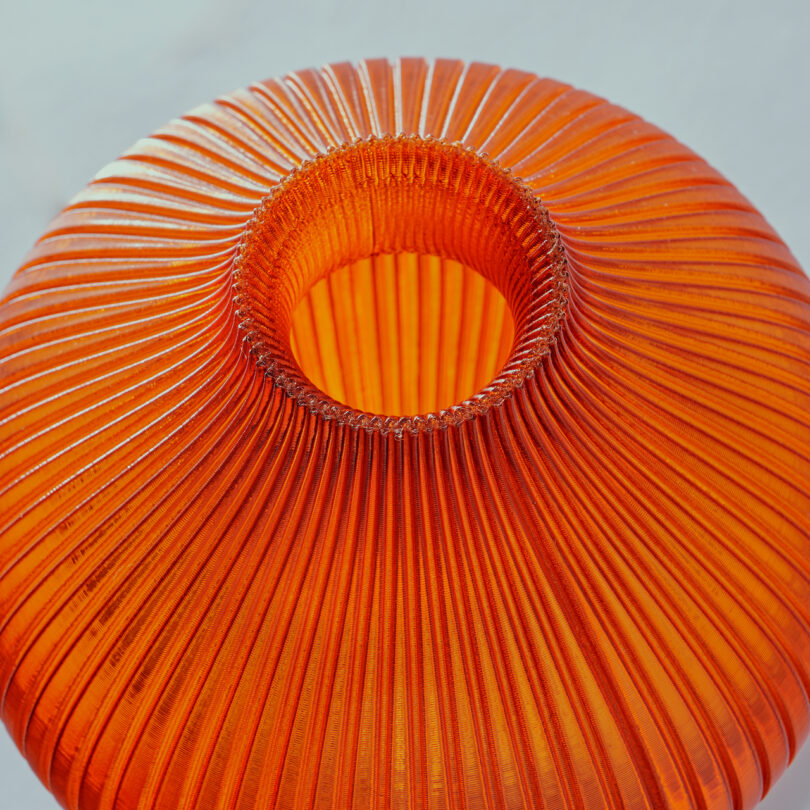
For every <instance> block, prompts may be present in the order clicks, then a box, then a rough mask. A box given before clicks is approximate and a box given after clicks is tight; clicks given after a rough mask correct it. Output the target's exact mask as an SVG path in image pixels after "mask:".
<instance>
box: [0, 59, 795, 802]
mask: <svg viewBox="0 0 810 810" xmlns="http://www.w3.org/2000/svg"><path fill="white" fill-rule="evenodd" d="M399 134H405V135H418V136H420V137H421V138H423V139H437V140H439V141H441V142H442V143H445V144H455V143H458V144H460V145H461V146H462V147H464V148H465V149H467V150H469V151H471V152H473V153H474V154H476V155H480V156H484V155H486V156H488V157H487V160H488V161H490V162H491V164H492V165H494V166H498V167H500V168H502V169H504V170H508V171H509V172H510V175H511V176H512V177H516V178H521V179H522V183H523V184H524V185H525V186H527V187H528V188H529V189H531V191H532V193H533V194H535V195H536V196H537V197H538V199H539V200H540V201H542V206H544V210H547V211H548V214H549V216H550V220H551V222H552V223H553V226H554V227H555V228H556V232H557V233H558V234H559V236H560V239H561V244H562V249H563V250H564V255H565V261H566V266H567V282H566V283H567V288H566V293H565V295H566V311H565V317H564V318H563V319H562V320H561V322H560V324H559V328H558V329H557V332H556V333H555V335H554V336H553V339H552V340H550V342H549V343H548V351H547V352H546V353H545V354H543V355H542V356H539V357H538V358H537V367H536V369H535V370H534V371H533V372H532V373H530V374H528V376H527V377H526V379H525V381H523V382H522V384H520V385H517V386H516V387H515V388H514V389H513V390H511V391H510V392H509V394H508V396H506V398H505V399H503V400H499V401H497V402H493V403H492V404H491V407H488V409H486V410H485V411H483V412H482V413H480V414H470V413H468V412H467V411H465V412H464V416H465V418H464V419H460V420H458V424H448V423H447V422H441V424H433V423H431V424H430V425H426V426H425V425H423V426H421V427H419V429H415V430H410V429H405V430H386V429H383V427H384V425H386V424H388V423H387V422H386V418H387V417H390V416H391V414H390V413H389V412H388V411H387V410H385V409H386V408H388V407H390V408H391V409H396V410H394V411H393V413H394V414H396V415H401V414H399V413H397V411H399V410H400V408H401V409H402V411H404V412H405V413H408V412H409V410H410V408H411V407H412V405H411V402H412V401H411V400H408V401H406V400H404V399H399V400H396V398H392V399H385V397H384V396H383V398H382V399H376V400H375V399H373V397H372V399H371V400H369V402H368V404H364V403H360V404H358V403H355V407H360V408H361V409H362V408H366V407H367V408H369V409H371V410H372V411H373V410H374V408H375V407H377V406H379V407H380V408H381V409H382V410H381V419H380V420H378V421H376V422H375V421H364V422H363V423H362V424H363V425H364V426H365V427H363V428H358V427H356V424H357V421H356V420H352V419H350V420H348V421H347V420H346V419H342V418H338V415H337V414H333V413H332V412H330V411H328V410H326V411H325V410H324V409H319V408H316V407H315V406H314V405H313V401H312V400H307V399H306V398H303V399H299V398H297V397H295V396H288V395H287V391H288V390H290V389H289V388H285V387H284V386H282V385H274V382H275V380H274V378H273V376H272V374H271V375H270V376H267V374H266V370H268V371H269V370H270V368H271V367H270V366H269V365H267V364H263V363H262V362H261V361H262V357H260V356H259V355H258V354H257V352H256V350H255V347H254V346H253V345H252V344H251V343H250V342H249V341H246V340H245V329H246V328H247V329H248V331H249V329H250V325H249V324H248V325H247V327H246V324H245V321H244V318H243V317H242V315H243V314H244V313H242V312H241V310H240V309H239V307H238V306H237V304H235V303H234V295H235V289H234V269H235V268H234V265H235V263H236V262H237V261H238V259H239V257H240V256H243V255H244V253H243V252H240V250H241V248H243V247H244V243H243V239H244V238H245V234H246V232H247V231H248V230H249V228H250V227H252V226H250V225H249V223H251V222H254V223H255V220H253V219H252V217H253V216H254V212H255V211H257V210H258V209H259V208H260V206H261V205H262V201H263V200H267V198H268V195H271V194H272V192H273V189H274V187H276V186H277V185H278V184H279V183H280V182H281V181H282V180H283V179H284V178H285V177H286V176H287V175H289V174H290V173H291V172H293V171H294V170H296V169H298V168H299V167H301V166H302V165H303V164H305V163H306V162H307V161H310V160H312V159H313V158H315V157H316V156H318V155H323V154H326V153H328V152H329V149H330V148H335V149H337V148H338V147H341V146H343V145H345V144H352V143H356V142H358V141H361V140H364V139H367V138H368V137H369V136H374V137H376V138H383V137H384V136H386V135H399ZM763 159H767V156H763ZM265 204H266V203H265ZM359 258H361V259H362V257H359ZM456 258H457V259H460V260H461V259H462V257H456ZM374 261H375V262H376V263H379V262H383V261H387V260H386V259H383V258H380V257H378V258H376V259H374ZM401 261H405V260H404V259H402V260H401ZM442 261H445V259H443V260H442ZM474 269H475V270H476V271H478V272H481V271H482V268H474ZM484 269H485V268H484ZM342 272H348V271H346V270H338V273H342ZM469 272H473V271H472V270H471V271H469ZM327 283H330V282H328V281H327ZM496 286H497V285H496ZM236 292H237V293H239V294H241V293H242V292H243V289H242V288H241V287H239V285H237V290H236ZM501 292H503V290H501ZM305 293H306V290H300V295H302V296H303V295H305ZM312 294H313V295H316V294H317V293H316V291H315V290H314V289H313V292H312ZM392 294H393V295H395V296H396V294H397V293H396V292H392ZM506 297H507V299H508V296H506ZM515 300H516V299H515ZM294 303H295V302H290V306H291V307H292V305H293V304H294ZM457 303H458V306H459V308H460V309H461V310H462V311H464V312H467V313H468V314H469V307H468V297H467V296H462V297H460V299H459V300H458V302H457ZM513 305H514V301H512V302H510V307H513ZM288 309H289V308H288ZM292 311H294V307H293V309H289V312H292ZM512 311H514V310H512ZM240 313H241V314H240ZM515 321H516V323H518V322H519V321H520V318H519V317H517V316H516V317H515ZM270 326H272V324H270ZM294 334H295V336H296V339H297V337H298V335H299V334H300V335H302V336H303V335H304V334H306V332H299V331H298V327H297V326H296V327H295V332H294ZM469 339H470V340H471V341H478V343H477V344H476V345H480V334H479V333H476V332H475V330H474V329H473V328H472V327H471V328H470V332H469ZM494 342H495V341H493V343H494ZM498 345H499V347H500V336H499V337H498ZM492 350H493V347H492V346H490V347H488V348H487V351H492ZM498 350H499V351H500V348H499V349H498ZM476 351H477V350H476ZM509 351H512V347H510V348H509ZM303 352H304V349H303V348H302V347H300V346H299V347H298V348H297V350H296V348H295V347H292V348H291V349H290V355H291V356H294V357H295V356H297V357H298V358H299V359H300V360H301V364H302V365H305V366H306V365H307V363H306V362H305V361H304V360H303ZM336 355H337V356H341V357H343V355H341V354H340V352H337V353H336ZM355 356H356V355H355V354H354V353H353V352H347V353H346V354H345V358H346V360H347V361H348V360H351V358H352V357H355ZM465 356H467V357H473V356H475V351H473V349H472V348H470V347H466V348H465ZM451 361H452V358H451V357H450V358H448V362H451ZM809 361H810V282H808V279H807V278H806V277H805V276H804V275H803V273H802V271H801V269H800V268H799V267H798V265H797V264H796V261H795V260H794V258H793V257H792V256H791V254H790V252H789V251H788V249H787V248H786V247H785V246H784V245H783V244H782V242H781V241H780V240H779V238H778V237H777V235H776V234H775V233H774V232H773V230H772V229H771V228H770V227H769V226H768V225H767V223H766V222H765V221H764V220H763V219H762V217H761V216H760V215H759V214H758V213H757V212H756V211H755V210H754V209H753V208H752V206H751V204H750V203H749V202H748V201H747V200H746V199H745V198H744V197H742V196H741V195H740V194H739V192H737V191H736V190H735V189H734V188H733V187H732V186H731V185H730V184H729V183H728V182H727V181H726V180H725V179H724V178H722V177H721V176H720V175H719V174H718V173H717V172H715V171H714V170H713V169H711V168H710V167H709V166H707V165H706V163H705V162H703V161H702V160H701V159H699V158H698V157H696V156H695V155H694V154H693V153H692V152H691V151H689V150H688V149H687V148H686V147H684V146H682V145H681V144H679V143H678V142H676V141H675V140H673V139H672V138H671V137H669V136H667V135H666V134H665V133H663V132H661V131H660V130H658V129H657V128H655V127H654V126H652V125H650V124H647V123H645V122H644V121H642V120H640V119H639V118H637V117H636V116H634V115H632V114H630V113H628V112H627V111H625V110H623V109H621V108H618V107H615V106H613V105H611V104H609V103H607V102H605V101H603V100H601V99H599V98H596V97H595V96H593V95H590V94H588V93H586V92H583V91H579V90H574V89H572V88H571V87H569V86H568V85H565V84H560V83H558V82H555V81H552V80H548V79H538V78H537V77H535V76H533V75H531V74H528V73H523V72H519V71H514V70H507V71H504V70H500V69H498V68H495V67H491V66H487V65H480V64H471V65H464V64H462V63H460V62H455V61H437V62H425V61H423V60H420V59H405V60H401V61H398V62H395V63H393V64H391V63H389V62H387V61H369V62H363V63H360V64H359V65H358V66H356V67H355V66H350V65H347V64H341V65H332V66H329V67H326V68H324V69H323V70H322V71H305V72H301V73H297V74H292V75H290V76H288V77H287V78H285V79H283V80H270V81H267V82H263V83H260V84H257V85H254V86H252V87H250V88H249V89H246V90H243V91H239V92H236V93H234V94H232V95H229V96H226V97H224V98H222V99H220V100H218V101H217V102H216V103H214V104H212V105H208V106H205V107H202V108H199V109H197V110H195V111H194V112H192V113H191V114H189V115H187V116H185V117H184V118H183V119H180V120H177V121H174V122H172V123H171V124H169V125H168V126H167V127H165V128H164V129H162V130H160V131H159V132H157V133H156V134H155V135H153V136H152V137H150V138H148V139H146V140H144V141H141V142H139V143H138V144H137V145H136V146H135V147H134V148H133V149H132V150H131V151H130V152H128V153H127V154H125V155H124V156H123V157H122V158H121V159H120V160H118V161H116V162H115V163H113V164H111V165H110V166H109V167H107V168H106V169H104V170H103V171H102V172H101V173H100V174H99V175H98V177H97V178H96V180H95V181H94V182H93V183H92V184H91V185H90V186H89V187H88V188H87V189H85V190H84V191H83V192H82V193H81V194H80V195H79V196H78V197H76V198H75V199H74V200H73V201H72V203H71V204H70V205H69V206H68V207H67V208H66V209H65V210H64V211H63V212H62V213H61V214H60V215H59V216H58V217H57V219H56V220H55V221H54V222H53V223H52V225H51V226H50V228H49V230H48V231H47V233H46V234H45V235H44V236H43V237H42V239H41V240H40V241H39V242H38V243H37V245H36V246H35V247H34V249H33V250H32V251H31V253H30V254H29V255H28V257H27V258H26V260H25V263H24V264H23V266H22V267H21V268H20V269H19V271H18V272H17V274H16V276H15V277H14V279H13V281H12V282H11V284H10V286H9V288H8V289H7V291H6V294H5V297H4V299H3V301H2V305H0V385H1V386H2V388H0V690H1V691H0V694H1V695H2V716H3V719H4V721H5V723H6V725H7V727H8V729H9V731H10V732H11V734H12V736H13V737H14V739H15V740H16V741H17V743H18V745H19V746H20V747H21V749H22V750H23V751H24V753H25V755H26V756H27V758H28V760H29V762H30V763H31V764H32V766H33V767H34V768H35V769H36V771H37V773H38V774H39V776H40V777H41V778H42V780H43V781H44V782H45V783H46V784H47V785H48V787H49V788H50V789H51V790H52V791H53V792H54V793H55V795H56V796H57V798H58V799H59V801H60V802H62V803H63V804H64V806H65V807H67V808H70V809H71V810H75V809H76V808H81V809H82V810H91V809H93V810H95V808H104V809H105V810H130V809H131V810H135V808H139V810H152V808H161V810H164V809H165V810H178V809H181V810H186V808H189V809H191V808H204V809H206V810H208V808H211V809H212V810H213V809H214V808H216V809H217V810H220V809H221V810H235V809H236V808H239V810H258V809H261V810H292V808H295V810H314V809H315V808H318V809H319V810H349V808H356V809H357V810H360V809H361V808H363V810H365V808H373V810H406V809H407V810H423V809H424V810H439V808H441V809H442V810H444V809H445V808H448V809H450V808H452V809H453V810H517V809H518V808H523V809H524V810H530V809H531V810H562V809H563V808H564V809H565V810H568V809H569V808H571V810H608V808H610V810H619V808H628V809H629V810H644V809H646V810H662V808H683V809H685V808H699V809H700V810H727V809H730V808H734V809H735V810H740V809H741V808H750V807H751V806H752V805H753V804H755V802H756V801H757V800H758V799H759V798H760V797H761V796H762V795H763V793H764V792H765V791H766V790H767V789H768V788H769V786H770V785H771V783H772V782H773V780H774V779H775V778H776V777H778V775H779V774H780V773H781V771H782V770H783V768H784V767H785V766H786V764H787V763H788V761H789V760H790V759H791V758H792V756H793V755H794V753H795V751H796V749H797V747H798V745H799V744H800V743H801V742H802V741H803V740H804V738H805V736H806V735H807V731H808V719H810V718H809V716H808V687H810V637H809V636H810V555H809V554H808V551H809V550H810V545H809V544H808V538H809V537H810V497H809V496H808V490H809V487H808V485H809V484H810V416H808V414H810V375H808V362H809ZM339 362H340V363H343V362H344V360H343V359H341V360H340V361H339ZM493 362H494V361H493ZM434 365H435V364H434ZM431 367H433V366H431ZM290 368H291V369H292V372H291V373H293V372H295V368H294V367H293V366H291V367H290ZM338 371H340V372H341V373H342V372H343V369H342V368H340V369H338ZM332 373H336V370H335V368H334V367H332V369H331V370H330V371H329V372H327V371H325V370H324V375H328V374H332ZM346 373H347V374H348V372H346ZM313 376H314V374H313ZM313 382H315V381H314V380H313ZM476 384H478V383H477V382H476ZM316 385H317V383H316ZM324 386H325V387H326V388H329V389H331V390H328V391H325V392H324V393H325V394H328V395H329V396H331V397H334V396H336V395H339V394H338V389H337V387H336V386H334V385H332V383H331V382H328V381H325V382H324ZM450 387H452V386H450ZM462 389H463V386H460V385H459V386H458V387H457V388H453V389H452V391H453V394H454V395H455V394H458V395H460V396H468V395H469V393H470V392H469V391H466V390H462ZM447 393H448V396H449V395H450V390H449V388H448V391H447ZM344 394H346V392H345V391H344ZM346 396H347V398H348V394H346ZM399 396H400V397H402V396H403V395H401V394H400V395H399ZM420 396H421V395H420ZM440 399H441V398H440V397H436V398H435V403H436V407H439V408H443V407H445V405H446V403H445V402H443V401H440ZM415 401H417V402H421V401H422V400H420V399H419V398H418V397H417V399H416V400H415ZM431 402H433V400H431ZM419 407H421V406H419ZM431 407H433V405H431ZM330 416H331V417H332V418H328V417H330ZM383 417H385V418H383ZM467 417H470V418H467ZM410 427H413V425H410ZM423 428H425V429H423Z"/></svg>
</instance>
